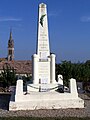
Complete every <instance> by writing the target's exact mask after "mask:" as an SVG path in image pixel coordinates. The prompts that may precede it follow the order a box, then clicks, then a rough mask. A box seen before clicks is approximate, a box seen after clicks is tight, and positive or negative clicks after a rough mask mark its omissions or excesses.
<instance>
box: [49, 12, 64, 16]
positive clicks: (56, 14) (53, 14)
mask: <svg viewBox="0 0 90 120" xmlns="http://www.w3.org/2000/svg"><path fill="white" fill-rule="evenodd" d="M61 12H62V11H58V12H57V11H52V12H50V13H49V14H48V15H49V16H50V17H56V16H59V14H60V13H61Z"/></svg>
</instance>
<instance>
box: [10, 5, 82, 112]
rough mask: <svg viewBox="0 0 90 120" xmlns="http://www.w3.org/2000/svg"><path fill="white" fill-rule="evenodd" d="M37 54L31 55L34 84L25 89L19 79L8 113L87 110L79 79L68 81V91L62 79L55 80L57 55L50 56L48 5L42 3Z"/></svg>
mask: <svg viewBox="0 0 90 120" xmlns="http://www.w3.org/2000/svg"><path fill="white" fill-rule="evenodd" d="M37 36H38V37H37V48H36V54H34V55H33V56H32V64H33V65H32V83H29V82H28V83H27V85H26V90H24V89H23V88H24V86H23V80H22V79H18V80H17V83H16V89H15V91H14V92H12V95H11V100H10V103H9V110H35V109H60V108H64V109H66V108H84V101H83V100H82V99H81V98H79V97H78V92H77V86H76V80H75V79H73V78H71V79H70V80H69V88H68V89H69V90H68V91H67V92H65V91H64V92H63V93H61V92H60V91H58V90H59V89H63V90H64V85H63V77H62V75H58V81H56V80H55V54H51V53H50V46H49V34H48V16H47V6H46V4H44V3H41V4H39V17H38V33H37Z"/></svg>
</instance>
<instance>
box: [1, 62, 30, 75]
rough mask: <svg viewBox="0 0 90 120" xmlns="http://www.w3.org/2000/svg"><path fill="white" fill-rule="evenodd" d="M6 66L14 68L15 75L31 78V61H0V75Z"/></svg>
mask: <svg viewBox="0 0 90 120" xmlns="http://www.w3.org/2000/svg"><path fill="white" fill-rule="evenodd" d="M6 65H8V66H10V67H11V68H14V70H15V72H16V75H20V76H27V75H29V76H32V61H30V60H21V61H14V60H13V61H1V62H0V73H1V72H2V71H3V67H5V66H6Z"/></svg>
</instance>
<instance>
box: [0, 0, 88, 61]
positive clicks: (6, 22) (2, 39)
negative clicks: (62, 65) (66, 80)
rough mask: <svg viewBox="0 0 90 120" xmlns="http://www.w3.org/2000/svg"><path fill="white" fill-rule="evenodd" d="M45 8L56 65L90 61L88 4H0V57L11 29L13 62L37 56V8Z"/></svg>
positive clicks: (66, 0) (16, 0)
mask: <svg viewBox="0 0 90 120" xmlns="http://www.w3.org/2000/svg"><path fill="white" fill-rule="evenodd" d="M42 2H44V3H46V4H47V6H48V20H49V35H50V49H51V52H53V53H55V54H56V61H57V62H60V61H63V60H71V61H72V62H78V61H81V62H84V61H86V60H90V0H0V57H6V56H7V43H8V39H9V34H10V27H12V32H13V39H14V44H15V60H30V59H31V56H32V54H34V53H35V52H36V40H37V20H38V4H39V3H42Z"/></svg>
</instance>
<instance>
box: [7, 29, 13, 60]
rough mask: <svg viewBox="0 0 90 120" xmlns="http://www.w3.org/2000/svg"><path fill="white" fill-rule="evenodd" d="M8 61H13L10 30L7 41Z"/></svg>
mask: <svg viewBox="0 0 90 120" xmlns="http://www.w3.org/2000/svg"><path fill="white" fill-rule="evenodd" d="M7 59H8V61H12V60H14V40H13V38H12V30H10V37H9V40H8V58H7Z"/></svg>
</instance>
